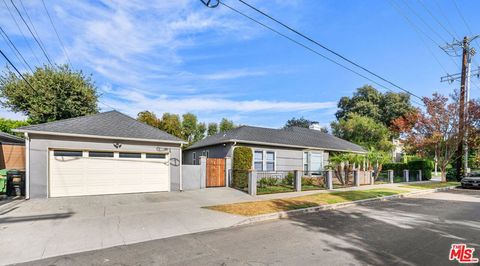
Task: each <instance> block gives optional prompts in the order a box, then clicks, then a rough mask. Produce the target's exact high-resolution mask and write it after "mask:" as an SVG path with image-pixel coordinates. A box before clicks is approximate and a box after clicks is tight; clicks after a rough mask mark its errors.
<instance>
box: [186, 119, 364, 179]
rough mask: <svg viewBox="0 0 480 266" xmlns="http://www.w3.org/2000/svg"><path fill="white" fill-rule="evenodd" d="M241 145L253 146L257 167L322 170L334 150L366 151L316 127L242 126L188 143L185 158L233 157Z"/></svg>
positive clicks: (196, 160)
mask: <svg viewBox="0 0 480 266" xmlns="http://www.w3.org/2000/svg"><path fill="white" fill-rule="evenodd" d="M238 146H247V147H251V148H252V150H253V153H254V154H253V155H254V156H253V162H252V163H253V164H252V165H253V167H254V168H255V170H257V171H292V170H301V171H302V170H303V171H308V172H319V171H322V170H323V169H324V167H325V166H326V165H327V164H328V158H329V154H330V152H353V153H365V152H366V151H365V150H364V149H363V148H362V147H360V146H358V145H356V144H353V143H351V142H348V141H346V140H343V139H340V138H337V137H335V136H332V135H330V134H327V133H323V132H320V131H319V130H315V129H307V128H299V127H293V128H287V129H272V128H262V127H252V126H240V127H237V128H235V129H232V130H230V131H227V132H224V133H218V134H216V135H213V136H209V137H207V138H205V139H203V140H201V141H199V142H197V143H195V144H193V145H192V146H190V147H188V148H187V149H186V150H185V151H184V152H183V162H184V164H198V163H199V158H200V156H206V157H209V158H224V157H232V155H233V150H234V149H235V147H238Z"/></svg>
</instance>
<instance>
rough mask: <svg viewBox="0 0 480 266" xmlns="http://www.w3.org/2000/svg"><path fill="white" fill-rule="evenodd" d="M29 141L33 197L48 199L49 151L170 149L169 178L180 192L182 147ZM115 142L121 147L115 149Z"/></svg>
mask: <svg viewBox="0 0 480 266" xmlns="http://www.w3.org/2000/svg"><path fill="white" fill-rule="evenodd" d="M29 138H30V155H29V167H30V171H29V172H30V184H29V189H30V198H46V197H48V162H49V160H48V156H49V155H48V151H49V149H54V148H57V149H83V150H103V151H131V152H157V149H159V148H166V149H169V150H170V178H171V187H170V189H171V190H172V191H174V190H179V189H180V167H181V166H180V158H181V156H182V151H181V148H180V144H170V143H162V142H142V141H127V140H109V139H96V138H79V137H65V136H50V135H38V134H29ZM114 142H120V143H121V144H122V147H120V148H118V149H116V148H115V147H114V146H113V143H114Z"/></svg>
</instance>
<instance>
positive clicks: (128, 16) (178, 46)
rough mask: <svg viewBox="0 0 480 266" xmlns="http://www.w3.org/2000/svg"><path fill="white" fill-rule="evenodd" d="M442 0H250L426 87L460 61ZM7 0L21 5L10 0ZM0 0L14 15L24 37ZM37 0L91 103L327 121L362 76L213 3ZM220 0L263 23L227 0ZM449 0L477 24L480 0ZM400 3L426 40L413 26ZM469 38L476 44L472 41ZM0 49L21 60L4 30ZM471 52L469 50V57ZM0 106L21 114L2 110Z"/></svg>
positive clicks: (38, 14)
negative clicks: (91, 94) (87, 81)
mask: <svg viewBox="0 0 480 266" xmlns="http://www.w3.org/2000/svg"><path fill="white" fill-rule="evenodd" d="M2 1H3V0H2ZM453 1H456V0H440V1H434V0H415V1H414V0H385V1H381V0H364V1H353V0H348V1H347V0H344V1H339V0H324V1H318V0H298V1H294V0H290V1H287V0H285V1H281V0H275V1H274V0H272V1H259V0H257V1H254V0H250V1H249V2H250V3H252V4H255V5H256V6H258V7H259V8H261V9H262V10H264V11H267V12H268V13H270V14H271V15H273V16H275V17H277V18H279V19H280V20H282V21H284V22H286V23H287V24H289V25H291V26H293V27H294V28H296V29H298V30H300V31H302V32H304V33H306V34H308V35H309V36H311V37H313V38H315V39H316V40H318V41H319V42H321V43H323V44H325V45H326V46H328V47H330V48H333V49H334V50H336V51H338V52H340V53H342V54H344V55H346V56H347V57H349V58H351V59H353V60H354V61H357V62H360V63H361V64H362V65H364V66H366V67H368V68H370V69H371V70H374V71H375V72H377V73H379V74H381V75H382V76H385V77H387V78H388V79H390V80H392V81H394V82H395V83H397V84H399V85H401V86H402V87H404V88H406V89H408V90H411V91H412V92H414V93H415V94H418V95H421V96H426V95H431V94H432V93H433V92H434V91H439V92H441V93H444V94H448V93H450V92H452V91H453V89H454V88H456V87H458V86H459V84H458V83H454V84H448V83H440V76H442V75H445V70H446V71H447V72H449V73H457V72H459V71H460V68H459V67H458V66H457V65H455V64H454V62H453V61H456V62H458V63H460V58H449V57H448V56H447V55H446V54H445V53H444V52H443V51H442V50H440V49H439V48H438V46H437V44H436V43H439V44H443V43H445V42H446V41H451V40H452V36H451V35H455V36H464V35H470V32H469V30H468V28H467V26H466V25H465V23H464V22H463V20H462V19H461V16H460V14H459V13H458V12H457V10H456V7H455V5H454V2H453ZM14 2H15V3H16V4H17V6H18V7H20V10H21V11H23V10H22V9H21V5H20V2H19V0H14ZM5 3H6V4H7V5H8V6H9V8H10V11H11V12H13V15H14V16H15V18H16V19H17V22H18V23H19V24H20V26H23V27H22V31H23V32H24V33H25V34H26V37H27V42H25V41H24V39H23V37H22V35H21V33H20V30H19V29H18V28H17V26H16V25H15V23H14V21H13V19H12V18H11V16H10V14H9V12H8V9H6V8H5V6H4V4H5ZM5 3H3V2H0V5H2V8H1V9H0V25H1V26H2V28H3V29H4V30H5V31H6V32H7V34H8V35H9V36H10V38H11V39H12V40H13V42H14V43H15V44H16V45H17V46H18V48H19V49H20V51H21V52H22V54H23V55H24V56H25V57H26V58H27V60H28V61H29V62H31V64H35V63H36V64H38V62H37V61H36V59H35V56H36V57H37V58H38V59H39V61H41V62H40V63H45V62H46V59H45V58H44V57H42V54H41V50H40V48H39V47H38V46H37V45H36V44H35V43H34V41H33V39H32V38H31V36H30V35H28V34H27V33H28V31H27V29H26V28H25V26H24V25H23V24H22V22H21V21H20V18H19V17H18V15H17V14H16V13H15V10H14V9H13V7H12V4H11V3H10V0H5ZM45 3H46V5H47V8H48V9H49V11H50V14H51V15H52V19H53V21H54V23H55V25H56V27H57V29H58V31H59V33H60V36H61V39H62V41H63V42H64V44H65V47H66V50H67V54H68V57H69V58H70V61H71V63H72V65H73V67H74V68H75V69H79V70H82V71H84V72H85V73H87V74H90V73H91V74H92V77H93V79H94V80H95V82H96V84H97V86H98V87H99V88H100V93H101V94H102V96H101V103H100V107H101V108H102V110H110V109H111V107H114V108H115V109H117V110H119V111H122V112H125V113H127V114H129V115H131V116H136V114H137V113H138V112H140V111H143V110H151V111H154V112H155V113H157V114H158V115H161V114H162V113H163V112H173V113H180V114H182V113H185V112H193V113H195V114H196V115H197V116H198V117H199V119H200V120H201V121H205V122H212V121H219V120H220V119H221V118H222V117H227V118H229V119H232V120H234V122H235V123H237V124H250V125H260V126H268V127H280V126H282V125H283V124H284V123H285V121H286V120H287V119H289V118H291V117H300V116H304V117H305V118H308V119H311V120H316V121H319V122H320V123H321V124H323V125H328V124H329V123H330V121H332V120H334V113H335V112H336V102H337V101H338V99H339V98H340V97H342V96H350V95H351V94H352V93H353V91H354V90H355V89H356V88H357V87H360V86H362V85H364V84H369V83H370V82H369V81H367V80H364V79H363V78H361V77H358V76H355V75H354V74H352V73H350V72H347V71H345V70H343V69H342V68H340V67H338V66H336V65H334V64H332V63H330V62H328V61H326V60H324V59H322V58H320V57H318V56H316V55H314V54H312V53H311V52H309V51H307V50H305V49H303V48H300V47H298V46H296V45H295V44H293V43H291V42H289V41H287V40H285V39H283V38H281V37H279V36H277V35H275V34H274V33H272V32H270V31H268V30H265V29H263V28H261V27H259V26H258V25H257V24H254V23H252V22H251V21H248V20H246V19H245V18H243V17H240V16H239V15H238V14H236V13H233V12H232V11H230V10H228V9H226V8H224V7H221V6H220V7H219V8H216V9H208V8H206V7H204V6H203V4H202V3H201V2H200V0H176V1H165V0H158V1H136V0H132V1H121V0H117V1H50V0H45ZM225 3H227V4H229V5H232V6H234V7H236V8H238V9H239V10H242V11H244V12H245V13H247V14H249V15H251V16H253V17H255V18H258V19H260V20H262V21H263V22H267V23H268V24H269V25H274V24H272V23H271V22H269V21H268V20H265V19H264V18H262V17H261V16H259V15H258V14H256V13H254V12H253V11H251V10H249V9H248V8H246V7H245V6H243V5H242V4H240V3H239V2H238V1H236V0H225ZM456 3H457V6H458V7H459V8H460V9H461V15H462V16H463V17H464V18H465V20H466V22H467V24H468V26H469V28H470V29H471V30H474V31H475V30H476V29H480V18H479V16H478V12H476V11H478V10H480V2H479V1H474V0H459V1H456ZM23 4H24V6H25V8H26V10H27V12H28V14H29V16H30V18H31V20H32V21H33V23H34V25H35V28H36V30H37V32H38V34H39V36H40V38H41V40H42V42H43V43H44V44H45V47H46V50H47V52H48V54H49V55H50V56H51V57H52V58H53V59H54V61H55V62H56V63H64V62H66V56H65V53H64V52H63V51H62V49H61V46H60V43H59V41H58V40H57V37H56V36H55V33H54V31H53V29H52V26H51V24H50V22H49V19H48V17H47V16H46V13H45V10H44V9H43V6H42V3H41V1H33V0H32V1H27V0H23ZM475 13H477V14H475ZM402 14H405V15H406V16H408V18H409V19H410V20H411V21H413V23H414V24H415V25H416V27H418V28H420V30H421V31H423V32H425V33H426V34H427V35H428V36H429V37H430V38H432V39H433V40H434V41H435V42H436V43H435V42H434V41H432V40H430V39H429V38H428V37H426V36H425V35H423V34H418V33H417V32H416V30H415V28H413V27H412V26H411V25H410V24H409V23H408V22H407V21H406V19H405V18H404V17H403V16H402ZM430 14H433V17H432V16H431V15H430ZM437 21H440V23H441V24H442V26H443V27H444V28H445V29H444V28H443V27H442V26H440V25H439V24H438V22H437ZM427 25H428V26H427ZM274 26H275V25H274ZM275 28H278V27H276V26H275ZM278 29H280V28H278ZM431 29H433V30H431ZM282 31H283V30H282ZM283 32H285V33H288V32H286V31H283ZM474 33H477V34H480V32H474ZM289 35H291V34H289ZM291 36H293V35H291ZM474 44H475V45H476V47H477V49H479V50H480V40H479V41H478V42H476V43H474ZM29 45H30V46H31V47H32V49H33V53H32V52H31V50H30V49H29ZM0 48H1V49H2V51H5V52H6V53H7V55H9V57H10V58H11V59H12V60H13V61H14V62H15V64H16V65H17V66H18V67H19V68H20V69H23V70H25V67H23V66H22V65H21V62H20V61H18V60H17V59H16V58H15V56H14V54H13V53H12V51H11V50H10V48H9V47H8V46H7V44H6V43H5V42H4V40H3V39H0ZM319 51H321V50H319ZM430 51H431V52H430ZM432 53H433V55H434V56H435V57H437V58H438V60H439V61H440V64H439V63H437V62H436V61H435V58H434V56H432ZM452 59H453V60H452ZM0 62H1V63H2V64H5V62H4V61H3V60H2V61H0ZM476 62H480V58H478V59H477V60H476V61H475V62H474V63H475V64H474V66H475V67H477V66H478V64H476ZM476 83H477V85H476V86H472V90H471V94H472V97H478V96H479V95H480V82H478V80H477V81H476ZM392 89H393V88H392ZM110 106H111V107H110ZM0 116H3V117H8V118H21V117H22V116H21V115H20V114H14V113H11V112H9V111H8V110H4V109H1V110H0Z"/></svg>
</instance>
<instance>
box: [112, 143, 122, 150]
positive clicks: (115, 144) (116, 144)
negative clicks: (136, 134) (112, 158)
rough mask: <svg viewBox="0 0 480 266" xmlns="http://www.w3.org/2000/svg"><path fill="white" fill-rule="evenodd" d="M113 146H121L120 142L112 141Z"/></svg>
mask: <svg viewBox="0 0 480 266" xmlns="http://www.w3.org/2000/svg"><path fill="white" fill-rule="evenodd" d="M113 147H115V148H117V149H119V148H121V147H122V143H120V142H114V143H113Z"/></svg>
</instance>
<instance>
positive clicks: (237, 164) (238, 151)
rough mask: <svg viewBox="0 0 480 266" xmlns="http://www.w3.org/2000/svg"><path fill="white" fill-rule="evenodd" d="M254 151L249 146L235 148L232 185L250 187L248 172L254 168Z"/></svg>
mask: <svg viewBox="0 0 480 266" xmlns="http://www.w3.org/2000/svg"><path fill="white" fill-rule="evenodd" d="M252 160H253V153H252V149H251V148H249V147H236V148H235V149H234V150H233V169H232V170H233V178H232V185H233V186H234V187H236V188H246V187H248V172H249V171H250V169H252Z"/></svg>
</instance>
